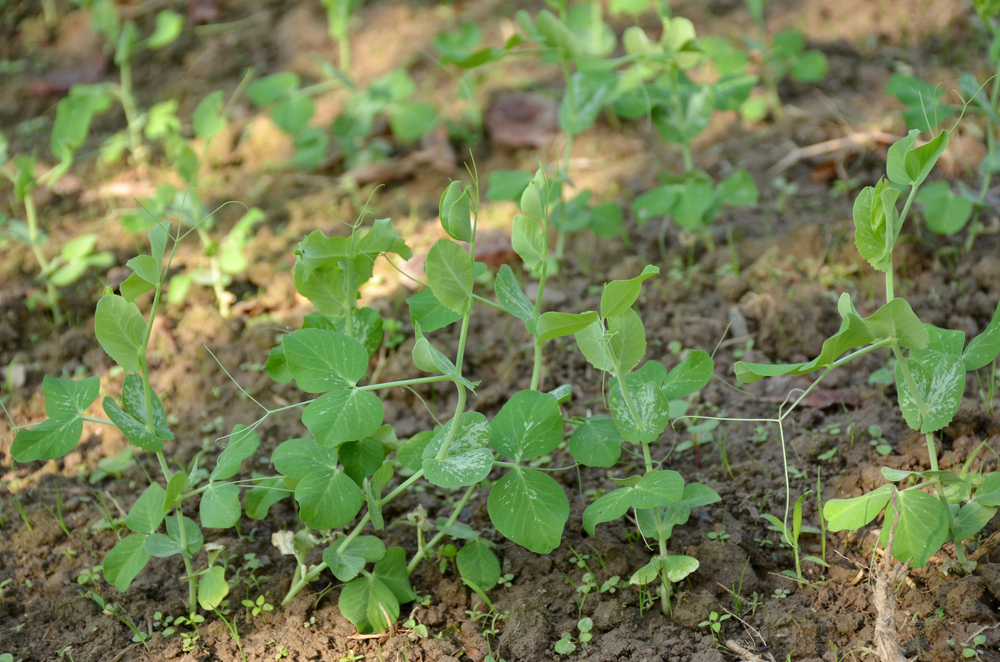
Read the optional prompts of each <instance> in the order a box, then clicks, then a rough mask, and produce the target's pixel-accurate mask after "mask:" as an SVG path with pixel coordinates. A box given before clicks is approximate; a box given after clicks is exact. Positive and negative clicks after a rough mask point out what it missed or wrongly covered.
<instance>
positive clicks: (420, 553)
mask: <svg viewBox="0 0 1000 662" xmlns="http://www.w3.org/2000/svg"><path fill="white" fill-rule="evenodd" d="M478 487H479V483H476V484H475V485H469V489H467V490H465V494H463V495H462V498H461V499H459V500H458V503H456V504H455V509H454V510H453V511H452V513H451V517H449V518H448V521H447V523H446V524H445V526H449V527H450V526H452V525H454V524H455V521H456V520H457V519H458V516H459V514H461V512H462V509H463V508H465V505H466V504H467V503H469V500H470V499H471V498H472V495H473V494H475V493H476V488H478ZM417 531H418V532H419V531H420V530H419V529H418V530H417ZM444 536H445V533H444V531H438V532H437V533H436V534H435V535H434V537H433V538H431V539H430V540H429V541H428V542H427V543H426V544H425V545H424V546H423V547H422V548H420V549H418V550H417V553H416V554H415V555H414V556H413V558H412V559H410V562H409V563H408V564H406V574H407V575H410V574H413V571H414V570H415V569H416V567H417V565H419V564H420V561H421V560H423V559H425V558H427V554H428V552H429V551H430V550H432V549H434V547H435V545H437V544H438V543H439V542H440V541H441V539H442V538H443V537H444Z"/></svg>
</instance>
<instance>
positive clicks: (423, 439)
mask: <svg viewBox="0 0 1000 662" xmlns="http://www.w3.org/2000/svg"><path fill="white" fill-rule="evenodd" d="M434 434H435V433H434V431H432V430H424V431H423V432H418V433H417V434H415V435H413V436H412V437H410V438H409V439H408V440H407V441H405V442H404V443H403V445H402V446H400V447H399V450H398V451H396V458H397V459H398V460H399V461H400V462H401V463H402V464H403V466H404V467H406V468H407V469H409V470H410V471H420V469H421V468H422V467H423V463H424V449H425V448H427V444H429V443H430V441H431V439H433V438H434Z"/></svg>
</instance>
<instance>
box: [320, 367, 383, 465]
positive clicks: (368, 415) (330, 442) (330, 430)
mask: <svg viewBox="0 0 1000 662" xmlns="http://www.w3.org/2000/svg"><path fill="white" fill-rule="evenodd" d="M365 356H366V357H367V353H366V354H365ZM384 416H385V410H384V408H383V407H382V401H381V400H379V398H378V396H377V395H375V394H374V393H372V392H371V391H361V390H358V389H347V390H344V391H333V392H331V393H324V394H323V395H321V396H319V397H318V398H316V399H315V400H313V401H312V402H311V403H309V406H307V407H306V408H305V411H303V412H302V422H303V423H305V426H306V427H307V428H309V431H310V432H312V434H313V436H314V437H315V438H316V441H317V442H319V443H320V444H321V445H323V446H337V445H339V444H342V443H343V442H345V441H356V440H358V439H364V438H365V437H370V436H371V435H373V434H374V433H375V431H376V430H378V428H379V426H381V425H382V418H383V417H384Z"/></svg>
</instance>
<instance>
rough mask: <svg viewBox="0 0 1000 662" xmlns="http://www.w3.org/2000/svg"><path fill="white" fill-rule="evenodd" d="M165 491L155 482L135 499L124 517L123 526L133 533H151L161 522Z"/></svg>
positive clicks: (165, 496)
mask: <svg viewBox="0 0 1000 662" xmlns="http://www.w3.org/2000/svg"><path fill="white" fill-rule="evenodd" d="M166 498H167V493H166V491H165V490H164V489H163V488H162V487H160V486H159V485H158V484H156V483H152V484H150V486H149V487H147V488H146V491H145V492H143V493H142V495H141V496H140V497H139V498H138V499H136V500H135V503H133V504H132V508H130V509H129V511H128V515H127V516H126V517H125V526H127V527H128V528H129V529H130V530H131V531H133V532H135V533H153V532H154V531H156V530H157V529H158V528H160V523H161V522H163V504H164V502H165V501H166Z"/></svg>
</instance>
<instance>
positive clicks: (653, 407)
mask: <svg viewBox="0 0 1000 662" xmlns="http://www.w3.org/2000/svg"><path fill="white" fill-rule="evenodd" d="M638 376H639V373H635V374H633V375H629V376H628V377H626V385H627V386H628V389H629V394H630V395H631V402H632V404H631V406H629V403H628V401H626V399H625V395H624V392H623V391H622V385H621V384H615V385H614V386H613V387H612V388H611V398H610V401H609V403H608V406H609V408H610V409H611V415H612V417H613V418H614V421H615V424H616V425H617V426H618V432H619V433H621V436H622V438H624V439H626V440H627V441H631V442H632V443H635V444H638V443H642V442H647V443H648V442H651V441H656V440H657V439H658V438H659V437H660V435H661V434H662V433H663V431H664V430H665V429H666V427H667V425H668V424H669V423H670V401H669V400H667V397H666V396H665V395H663V391H661V390H660V389H659V388H658V387H657V385H656V382H654V381H647V380H645V379H635V378H636V377H638Z"/></svg>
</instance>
